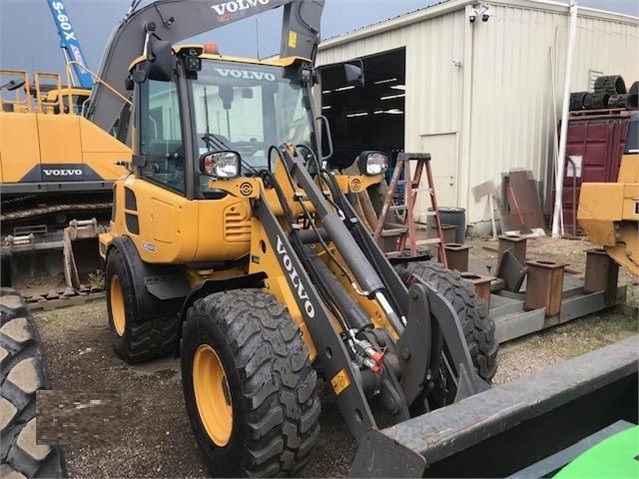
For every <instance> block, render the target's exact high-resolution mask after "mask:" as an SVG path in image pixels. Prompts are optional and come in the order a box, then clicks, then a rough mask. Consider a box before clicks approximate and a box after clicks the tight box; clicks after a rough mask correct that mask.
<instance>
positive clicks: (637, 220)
mask: <svg viewBox="0 0 639 479" xmlns="http://www.w3.org/2000/svg"><path fill="white" fill-rule="evenodd" d="M577 219H578V220H579V223H580V225H581V227H582V228H583V229H584V232H585V233H586V235H588V239H589V240H590V242H592V243H593V244H596V245H600V246H602V247H603V248H604V249H605V250H606V252H607V253H608V255H609V256H610V257H611V258H612V259H614V260H615V261H616V262H617V263H619V265H621V266H623V267H624V268H626V269H627V270H628V271H629V272H630V273H632V274H634V275H635V276H639V114H637V113H635V114H634V115H633V116H632V118H631V119H630V124H629V126H628V134H627V138H626V144H625V149H624V154H623V156H622V158H621V165H620V168H619V176H618V178H617V182H616V183H584V184H583V185H581V192H580V194H579V209H578V212H577Z"/></svg>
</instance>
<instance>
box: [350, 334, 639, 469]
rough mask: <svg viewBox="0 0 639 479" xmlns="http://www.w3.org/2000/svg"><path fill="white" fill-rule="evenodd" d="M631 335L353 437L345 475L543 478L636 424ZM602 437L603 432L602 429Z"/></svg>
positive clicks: (636, 347)
mask: <svg viewBox="0 0 639 479" xmlns="http://www.w3.org/2000/svg"><path fill="white" fill-rule="evenodd" d="M638 360H639V335H637V336H633V337H631V338H628V339H626V340H623V341H620V342H618V343H615V344H613V345H611V346H608V347H606V348H602V349H599V350H596V351H593V352H590V353H588V354H585V355H583V356H580V357H578V358H575V359H572V360H569V361H565V362H564V363H562V364H560V365H558V366H555V367H553V368H549V369H547V370H545V371H542V372H540V373H538V374H535V375H533V376H529V377H526V378H522V379H520V380H518V381H514V382H512V383H509V384H505V385H503V386H499V387H495V388H493V389H491V390H488V391H485V392H482V393H480V394H477V395H475V396H472V397H469V398H467V399H464V400H462V401H460V402H458V403H455V404H452V405H450V406H446V407H444V408H442V409H438V410H436V411H433V412H430V413H427V414H424V415H422V416H419V417H416V418H413V419H410V420H408V421H405V422H403V423H401V424H398V425H396V426H393V427H390V428H387V429H384V430H381V431H380V430H370V431H369V432H368V433H367V435H366V436H365V437H364V439H363V440H362V441H361V443H360V446H359V449H358V451H357V454H356V456H355V460H354V462H353V465H352V466H351V471H350V473H351V476H352V477H507V476H510V475H514V476H513V477H545V476H548V474H552V473H553V472H555V471H557V470H559V469H561V467H563V466H564V465H565V464H566V463H568V462H570V461H571V460H572V459H574V458H575V457H576V456H577V455H579V454H580V452H583V450H585V448H586V445H588V444H592V442H593V440H594V439H593V438H601V437H602V434H604V432H605V431H618V430H619V428H620V427H621V428H623V427H628V426H629V425H630V424H631V423H633V424H637V406H638V404H637V403H638V401H637V394H638V391H637V370H638V367H637V364H638V363H637V361H638ZM604 435H605V434H604Z"/></svg>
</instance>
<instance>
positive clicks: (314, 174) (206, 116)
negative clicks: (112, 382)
mask: <svg viewBox="0 0 639 479" xmlns="http://www.w3.org/2000/svg"><path fill="white" fill-rule="evenodd" d="M267 3H269V2H266V1H263V2H237V4H238V5H244V6H246V11H245V12H243V14H244V16H247V15H250V14H255V13H258V12H259V11H260V8H261V7H264V6H265V5H266V4H267ZM179 4H181V9H182V11H180V10H173V11H172V10H171V8H178V7H179V6H180V5H179ZM185 4H189V5H190V6H192V7H193V8H195V9H198V8H200V7H201V6H202V5H203V4H204V2H156V3H155V4H152V5H151V6H149V7H148V8H143V9H141V10H140V11H138V12H137V15H138V16H139V18H146V20H145V21H142V20H140V19H138V20H136V19H135V14H134V15H132V17H131V19H130V20H129V22H128V24H127V25H122V26H120V27H119V32H118V33H117V35H116V36H115V37H114V38H117V37H119V38H126V37H127V35H129V34H130V33H131V32H130V31H129V30H128V28H131V29H132V31H133V33H135V34H136V35H140V31H141V30H140V28H139V25H141V24H144V25H146V27H147V28H146V35H144V36H142V37H141V39H142V40H143V42H142V44H141V46H142V47H143V48H141V49H140V53H142V55H141V56H139V57H138V58H136V59H135V60H134V61H133V62H132V63H131V64H130V67H129V71H128V76H127V78H128V80H127V86H128V88H130V89H131V90H130V91H132V104H133V109H132V114H131V115H130V118H129V121H128V126H129V130H128V136H130V138H131V143H132V146H133V160H132V162H131V164H130V166H129V173H128V174H127V175H126V176H124V177H122V178H120V179H119V180H117V181H116V183H115V186H114V203H113V214H112V219H111V222H110V228H109V231H108V232H106V233H103V234H101V235H100V237H99V241H100V254H101V256H102V258H103V259H104V262H105V264H106V268H105V272H106V274H105V276H106V296H107V310H108V318H109V327H110V332H111V337H112V341H113V347H114V350H115V352H116V353H117V354H118V355H119V356H120V357H121V358H123V359H124V360H125V361H127V362H129V363H137V362H140V361H145V360H149V359H152V358H155V357H158V356H162V355H165V354H167V353H170V352H173V351H176V350H179V351H180V354H181V358H182V382H183V389H184V397H185V403H186V408H187V412H188V416H189V419H190V422H191V426H192V429H193V433H194V435H195V438H196V441H197V443H198V445H199V447H200V449H201V452H202V455H203V457H204V458H205V460H206V462H207V464H208V466H209V470H210V472H211V473H212V474H214V475H215V476H221V477H237V476H249V475H250V476H275V475H282V474H294V473H295V472H296V471H298V470H299V469H300V468H301V467H303V465H304V464H305V463H306V461H307V460H308V458H309V457H310V453H311V452H312V450H313V445H314V444H315V442H316V441H317V438H318V434H319V419H318V416H319V414H320V398H319V392H318V388H319V385H320V379H319V377H320V376H321V377H323V378H324V379H325V380H326V383H327V387H328V389H329V391H330V393H331V394H332V396H333V397H334V400H335V402H336V404H337V406H338V407H339V409H340V411H341V412H342V415H343V417H344V421H345V422H346V424H347V425H348V427H349V429H350V431H351V432H352V434H353V435H354V437H355V438H356V439H357V440H358V441H359V440H363V438H364V436H365V434H366V433H367V431H369V430H371V429H377V428H381V427H383V426H386V425H393V424H398V423H401V422H404V421H407V420H409V419H410V418H412V417H417V416H421V415H423V414H424V413H426V412H428V411H431V410H433V409H436V408H440V407H442V406H444V405H446V404H449V403H452V402H454V401H458V400H460V399H462V398H465V397H468V396H471V395H472V394H475V393H477V392H479V391H484V390H486V389H488V388H489V382H490V380H491V379H492V377H493V375H494V374H495V371H496V355H497V343H496V341H495V337H494V332H495V330H494V323H493V322H492V320H491V319H490V318H489V317H488V314H487V310H486V307H485V304H484V303H483V302H482V301H481V300H480V299H479V298H478V296H477V295H476V294H475V292H474V289H473V288H472V287H471V286H470V284H467V283H465V282H464V281H463V280H462V279H461V277H460V276H459V274H458V273H453V272H450V271H448V270H446V269H444V268H443V267H441V266H437V265H430V264H425V263H411V264H404V265H401V266H398V267H397V269H396V268H394V267H393V266H392V265H391V264H390V263H389V261H388V259H387V258H386V257H385V255H384V253H383V252H382V251H381V250H380V249H379V247H378V246H377V244H376V243H375V241H374V239H373V238H372V236H371V234H370V232H369V231H368V230H367V229H366V228H365V226H364V225H363V224H362V223H361V222H360V221H359V218H358V217H357V215H356V213H355V211H354V209H353V207H352V205H351V203H350V202H349V199H348V195H349V194H350V193H352V192H354V191H361V188H364V187H367V186H369V185H372V184H376V183H379V182H380V181H382V179H383V176H384V174H385V173H386V170H387V168H388V157H387V156H386V155H384V154H383V153H381V152H377V151H363V152H362V153H361V155H359V157H358V160H357V164H358V166H359V172H360V174H359V175H354V176H344V175H340V174H335V173H334V172H332V171H329V170H328V169H327V162H328V159H329V157H330V152H331V149H332V148H331V145H330V142H329V141H326V140H325V141H324V142H323V141H322V137H323V136H324V137H325V138H326V137H328V138H330V129H329V126H328V123H327V122H326V121H325V120H322V119H320V120H319V123H317V122H316V116H315V104H314V101H313V98H312V89H313V86H314V84H315V81H316V72H315V70H314V67H313V57H314V52H315V49H316V46H317V42H318V41H319V24H320V16H321V12H322V9H323V6H324V1H323V0H312V1H304V2H298V1H294V0H288V1H279V2H270V3H269V6H270V7H273V6H276V4H277V5H278V6H284V9H285V10H284V16H283V17H284V26H283V42H282V51H281V55H280V58H279V59H276V60H271V61H259V60H252V59H242V58H235V57H229V56H224V55H222V54H220V53H219V51H218V49H217V47H216V46H215V45H212V44H209V45H202V46H197V45H185V46H176V45H174V44H173V41H172V40H173V39H174V35H175V33H174V32H175V31H176V29H179V28H183V29H184V30H187V29H188V28H187V27H188V24H189V22H191V19H192V18H201V16H200V15H195V16H193V15H185V14H184V11H185ZM231 4H232V3H229V4H224V5H226V6H225V7H224V8H226V9H230V8H231V6H230V5H231ZM215 7H216V6H215V5H214V6H213V7H210V6H208V7H207V8H208V10H210V11H209V12H202V15H205V14H208V15H209V17H208V18H209V21H211V22H212V23H215V21H217V20H219V19H220V18H223V16H224V11H225V10H224V8H223V7H221V6H220V5H217V7H218V8H215ZM158 13H159V15H160V16H161V17H162V18H163V19H165V20H166V19H168V18H171V19H172V22H171V25H170V27H169V28H166V25H165V24H164V26H163V28H160V24H158V23H155V22H154V24H153V25H150V24H149V21H148V17H146V16H147V15H158ZM204 18H207V17H204ZM119 41H120V40H117V39H115V40H114V42H115V43H116V45H115V46H114V47H113V48H116V49H117V44H118V42H119ZM344 78H345V81H346V82H348V83H352V84H358V83H359V84H361V83H362V82H363V71H362V70H361V68H359V67H358V66H357V64H353V63H350V64H346V65H344ZM96 101H97V102H98V103H95V102H96ZM101 101H102V100H100V99H99V98H98V99H97V100H96V99H94V105H96V104H97V105H100V102H101ZM118 110H119V108H117V107H114V108H112V109H111V110H110V111H111V112H112V114H111V115H110V116H109V115H105V116H102V115H100V118H101V119H100V120H99V121H103V122H105V123H104V125H106V126H107V127H109V125H110V124H112V123H111V122H112V121H113V120H114V119H115V118H116V116H118V115H117V114H116V112H117V111H118ZM98 112H101V113H104V110H102V109H101V108H97V109H96V110H95V114H97V113H98ZM107 117H108V118H107ZM119 117H120V118H121V117H122V116H121V115H120V116H119ZM322 130H323V133H324V135H322Z"/></svg>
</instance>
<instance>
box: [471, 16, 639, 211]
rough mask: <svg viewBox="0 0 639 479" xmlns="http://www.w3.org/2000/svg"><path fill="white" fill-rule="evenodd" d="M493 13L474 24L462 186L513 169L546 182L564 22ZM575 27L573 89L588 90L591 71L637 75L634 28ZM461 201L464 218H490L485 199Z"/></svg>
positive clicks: (608, 24) (598, 23)
mask: <svg viewBox="0 0 639 479" xmlns="http://www.w3.org/2000/svg"><path fill="white" fill-rule="evenodd" d="M492 10H493V15H492V18H491V19H490V21H489V22H487V23H477V24H476V25H475V27H474V35H475V36H474V51H473V107H472V124H471V152H470V162H469V164H468V165H466V166H467V167H468V168H469V178H470V185H469V186H470V187H471V188H472V187H473V186H475V185H477V184H480V183H482V182H484V181H487V180H493V181H494V182H495V184H496V185H498V186H499V185H500V183H501V173H502V172H507V171H508V170H509V169H515V168H521V169H527V170H532V172H533V174H534V176H535V178H536V179H537V180H539V181H542V182H543V183H544V186H546V179H547V169H548V168H549V167H552V162H553V161H554V156H553V145H554V138H553V136H554V131H553V125H554V124H555V123H554V122H555V118H554V116H553V105H555V106H556V112H557V114H558V115H560V114H561V102H562V95H563V89H564V87H563V83H564V75H565V64H564V63H565V56H566V43H567V42H566V40H567V39H566V37H567V29H568V20H569V19H568V16H567V15H565V14H562V13H557V12H552V11H544V10H536V9H526V8H517V7H504V6H493V8H492ZM577 31H578V38H577V45H576V48H577V51H576V57H575V60H574V63H573V75H572V80H571V86H572V90H573V91H579V90H583V91H585V90H588V88H589V72H590V70H594V71H599V72H602V73H604V74H621V75H623V76H624V78H625V79H626V80H627V81H628V83H630V82H631V81H635V80H637V79H639V55H637V51H639V27H638V26H636V25H635V26H633V25H628V24H624V23H620V22H613V21H608V20H602V19H595V18H592V17H585V18H584V17H582V18H580V19H579V23H578V30H577ZM551 65H552V68H551ZM553 70H554V77H555V97H554V99H553V84H552V76H553ZM628 86H630V85H628ZM542 190H544V191H545V187H544V188H542ZM460 199H461V200H462V201H463V192H462V197H461V198H460ZM467 205H468V206H467V207H468V208H469V213H470V214H469V221H470V222H476V221H481V220H486V219H487V218H488V217H489V213H488V209H487V205H486V201H480V202H478V203H476V202H475V201H474V198H473V196H472V195H468V199H467Z"/></svg>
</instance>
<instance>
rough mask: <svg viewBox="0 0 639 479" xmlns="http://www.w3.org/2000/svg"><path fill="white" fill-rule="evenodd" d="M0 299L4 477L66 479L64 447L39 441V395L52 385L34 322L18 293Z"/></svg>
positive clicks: (0, 471)
mask: <svg viewBox="0 0 639 479" xmlns="http://www.w3.org/2000/svg"><path fill="white" fill-rule="evenodd" d="M0 295H1V297H0V316H1V321H0V326H1V327H0V359H1V361H2V378H3V382H2V387H1V388H0V428H1V430H2V431H1V433H0V477H14V478H21V477H65V476H66V470H65V467H64V458H63V456H62V451H61V450H60V448H59V447H57V446H48V445H44V444H37V442H36V391H37V390H38V389H50V388H51V383H50V381H49V377H48V374H47V370H46V367H45V364H44V358H43V356H42V351H41V349H40V347H39V337H38V333H37V331H36V327H35V322H34V321H33V317H32V316H31V314H30V313H29V312H28V311H27V309H26V307H25V305H24V301H23V300H22V297H21V296H20V295H19V294H18V293H17V292H16V291H15V290H12V289H8V288H2V290H1V293H0Z"/></svg>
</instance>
